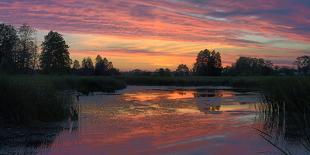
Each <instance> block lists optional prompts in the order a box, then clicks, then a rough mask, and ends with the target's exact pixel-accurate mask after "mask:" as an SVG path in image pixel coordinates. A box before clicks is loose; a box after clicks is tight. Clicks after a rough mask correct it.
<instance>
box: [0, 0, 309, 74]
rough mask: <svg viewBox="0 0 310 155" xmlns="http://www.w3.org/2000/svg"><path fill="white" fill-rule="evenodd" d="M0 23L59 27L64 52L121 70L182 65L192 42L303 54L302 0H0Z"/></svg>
mask: <svg viewBox="0 0 310 155" xmlns="http://www.w3.org/2000/svg"><path fill="white" fill-rule="evenodd" d="M0 23H7V24H13V25H16V26H19V25H21V24H23V23H27V24H29V25H31V26H33V27H35V28H36V29H38V32H37V38H38V42H39V43H40V42H41V41H42V39H43V36H44V35H46V34H47V32H48V31H49V30H54V31H58V32H60V33H62V34H63V35H64V37H65V39H66V41H67V43H68V44H69V46H70V54H71V57H72V59H78V60H81V58H83V57H86V56H90V57H93V58H94V57H95V56H96V55H97V54H100V55H102V56H104V57H107V58H108V59H109V60H111V61H113V64H114V66H115V67H117V68H120V69H121V70H123V71H124V70H130V69H135V68H140V69H145V70H154V69H155V68H159V67H168V68H170V69H175V68H176V66H177V65H178V64H180V63H185V64H187V65H189V66H192V64H193V63H194V61H195V57H196V55H197V53H198V52H199V51H200V50H203V49H206V48H207V49H210V50H213V49H214V50H216V51H219V52H220V53H221V54H222V59H223V64H224V66H226V65H230V64H231V63H232V62H234V61H235V60H236V58H238V57H239V56H255V57H262V58H267V59H270V60H272V61H273V62H274V63H275V64H277V65H291V64H292V62H293V61H294V59H295V58H296V57H297V56H301V55H309V54H310V0H0Z"/></svg>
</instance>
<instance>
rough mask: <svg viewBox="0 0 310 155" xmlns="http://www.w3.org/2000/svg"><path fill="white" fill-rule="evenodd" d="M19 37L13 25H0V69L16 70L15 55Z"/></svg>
mask: <svg viewBox="0 0 310 155" xmlns="http://www.w3.org/2000/svg"><path fill="white" fill-rule="evenodd" d="M17 42H18V36H17V32H16V30H15V28H14V27H13V26H12V25H6V24H0V69H1V70H4V71H12V70H13V69H14V68H15V63H14V62H15V60H14V53H15V51H16V45H17Z"/></svg>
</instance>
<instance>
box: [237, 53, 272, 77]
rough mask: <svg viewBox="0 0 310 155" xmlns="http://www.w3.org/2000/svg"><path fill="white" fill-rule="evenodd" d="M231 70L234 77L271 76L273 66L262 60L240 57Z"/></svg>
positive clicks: (269, 62)
mask: <svg viewBox="0 0 310 155" xmlns="http://www.w3.org/2000/svg"><path fill="white" fill-rule="evenodd" d="M232 69H233V72H234V74H236V75H271V74H272V73H273V64H272V62H271V61H269V60H264V59H262V58H251V57H240V58H239V59H237V61H236V63H235V64H233V65H232Z"/></svg>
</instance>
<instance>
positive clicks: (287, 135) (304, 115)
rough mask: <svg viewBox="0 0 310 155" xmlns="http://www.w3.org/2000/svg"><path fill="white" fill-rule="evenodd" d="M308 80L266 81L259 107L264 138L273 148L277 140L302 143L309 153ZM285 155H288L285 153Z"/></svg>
mask: <svg viewBox="0 0 310 155" xmlns="http://www.w3.org/2000/svg"><path fill="white" fill-rule="evenodd" d="M309 93H310V78H309V77H286V78H278V79H271V80H268V81H265V82H264V83H263V86H262V94H263V105H262V106H261V111H262V116H261V118H262V119H263V121H264V122H265V123H264V131H266V133H265V135H269V136H267V137H269V141H270V142H273V143H274V144H276V143H277V141H272V140H273V139H275V140H277V139H280V137H282V138H284V139H285V140H287V141H290V142H295V143H301V145H302V146H304V148H305V150H307V151H308V153H310V119H309V118H310V95H309ZM287 154H290V153H289V151H287Z"/></svg>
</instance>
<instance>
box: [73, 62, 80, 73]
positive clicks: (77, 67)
mask: <svg viewBox="0 0 310 155" xmlns="http://www.w3.org/2000/svg"><path fill="white" fill-rule="evenodd" d="M80 68H81V65H80V62H79V61H78V60H74V61H73V66H72V69H73V70H74V71H77V70H79V69H80Z"/></svg>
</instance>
